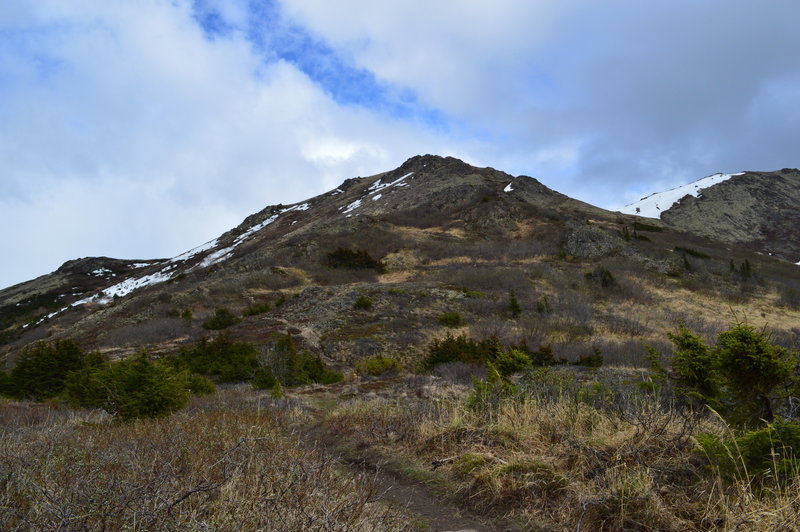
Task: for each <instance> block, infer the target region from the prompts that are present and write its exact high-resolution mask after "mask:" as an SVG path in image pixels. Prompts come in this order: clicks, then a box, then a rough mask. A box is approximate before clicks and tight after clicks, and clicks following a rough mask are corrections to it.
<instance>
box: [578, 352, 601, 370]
mask: <svg viewBox="0 0 800 532" xmlns="http://www.w3.org/2000/svg"><path fill="white" fill-rule="evenodd" d="M573 365H575V366H583V367H586V368H599V367H600V366H602V365H603V355H602V354H601V353H600V349H598V348H597V347H593V348H592V353H591V354H585V355H580V356H578V360H576V361H575V362H574V363H573Z"/></svg>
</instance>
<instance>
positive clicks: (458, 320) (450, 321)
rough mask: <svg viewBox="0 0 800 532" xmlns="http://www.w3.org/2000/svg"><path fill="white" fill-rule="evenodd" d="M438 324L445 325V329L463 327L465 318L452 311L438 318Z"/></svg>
mask: <svg viewBox="0 0 800 532" xmlns="http://www.w3.org/2000/svg"><path fill="white" fill-rule="evenodd" d="M436 322H437V323H438V324H439V325H444V326H445V327H461V326H462V325H464V318H463V317H462V316H461V313H459V312H456V311H450V312H445V313H444V314H442V315H440V316H439V317H438V318H436Z"/></svg>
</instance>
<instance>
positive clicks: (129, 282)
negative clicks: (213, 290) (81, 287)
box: [26, 203, 311, 327]
mask: <svg viewBox="0 0 800 532" xmlns="http://www.w3.org/2000/svg"><path fill="white" fill-rule="evenodd" d="M310 207H311V206H310V205H309V204H308V203H301V204H299V205H294V206H292V207H287V208H284V209H281V210H280V211H278V212H277V213H275V214H273V215H272V216H270V217H269V218H267V219H266V220H264V221H262V222H259V223H257V224H255V225H253V226H252V227H250V228H248V229H247V230H245V231H244V232H242V234H240V235H239V236H237V237H236V238H235V239H234V240H233V244H232V245H230V246H228V247H225V248H222V249H218V250H216V251H214V252H213V253H209V254H208V255H207V256H206V257H204V258H203V260H202V261H201V262H200V263H199V264H198V265H197V266H195V267H194V268H192V269H195V268H206V267H208V266H211V265H213V264H217V263H218V262H221V261H223V260H225V259H227V258H229V257H230V256H231V253H232V252H233V250H234V249H235V248H236V246H238V245H239V244H241V243H242V242H244V240H245V239H247V238H248V237H249V236H251V235H252V234H254V233H256V232H257V231H260V230H261V229H263V228H265V227H266V226H268V225H269V224H271V223H273V222H274V221H275V220H277V219H278V217H279V216H280V215H281V214H284V213H287V212H292V211H307V210H308V209H309V208H310ZM218 243H219V239H218V238H215V239H214V240H210V241H208V242H206V243H205V244H202V245H200V246H197V247H196V248H193V249H190V250H189V251H187V252H185V253H181V254H180V255H178V256H176V257H173V258H171V259H169V260H168V261H166V262H165V263H161V264H164V267H163V268H161V269H160V270H159V271H157V272H155V273H151V274H149V275H144V276H142V277H137V278H134V279H126V280H124V281H122V282H119V283H117V284H115V285H112V286H110V287H108V288H106V289H105V290H103V291H102V292H100V293H99V294H95V295H92V296H90V297H85V298H83V299H80V300H78V301H75V302H74V303H72V304H71V305H69V306H67V307H64V308H62V309H59V310H57V311H55V312H52V313H50V314H48V315H47V316H45V317H44V318H42V319H41V320H39V321H38V322H36V324H35V325H38V324H40V323H41V322H43V321H44V320H46V319H48V318H52V317H53V316H56V315H58V314H60V313H62V312H64V311H65V310H67V309H69V308H70V307H76V306H78V305H83V304H85V303H92V302H94V303H99V304H107V303H110V302H111V301H112V300H113V299H114V298H115V297H123V296H126V295H128V294H130V293H131V292H133V291H134V290H137V289H139V288H143V287H145V286H152V285H154V284H158V283H163V282H164V281H168V280H170V279H172V277H173V276H174V275H175V271H176V269H177V268H178V266H179V263H183V262H186V261H187V260H189V259H191V258H192V257H194V256H195V255H198V254H200V253H204V252H206V251H210V250H212V249H214V248H215V247H216V246H217V245H218ZM154 264H158V263H150V262H137V263H134V264H132V265H131V267H132V268H143V267H145V266H152V265H154ZM91 273H92V275H97V276H100V275H107V274H108V273H111V275H112V276H113V275H114V274H113V273H112V272H111V270H108V269H107V268H100V269H97V270H95V271H93V272H91ZM73 295H77V294H73ZM26 327H27V325H26Z"/></svg>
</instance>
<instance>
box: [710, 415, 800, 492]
mask: <svg viewBox="0 0 800 532" xmlns="http://www.w3.org/2000/svg"><path fill="white" fill-rule="evenodd" d="M697 441H698V444H699V446H700V449H701V450H702V451H703V452H704V453H705V454H706V456H707V457H708V459H709V461H710V462H711V464H712V466H714V467H715V468H717V469H718V471H719V472H720V473H722V476H723V477H725V478H727V479H729V480H744V481H747V482H749V481H751V480H753V479H755V480H764V479H765V477H766V476H768V475H769V476H771V477H772V478H775V479H778V480H779V481H780V482H781V483H783V482H785V480H786V479H787V478H788V477H791V476H797V475H800V421H791V420H785V419H778V420H775V421H774V422H772V423H770V424H769V425H767V426H765V427H762V428H759V429H756V430H752V431H749V432H745V433H744V434H742V435H740V436H738V437H734V436H732V435H729V436H728V437H719V436H716V435H712V434H700V435H698V436H697Z"/></svg>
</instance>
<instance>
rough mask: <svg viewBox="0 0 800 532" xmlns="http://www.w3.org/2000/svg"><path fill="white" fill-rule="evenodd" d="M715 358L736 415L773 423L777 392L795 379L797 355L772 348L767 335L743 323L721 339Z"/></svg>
mask: <svg viewBox="0 0 800 532" xmlns="http://www.w3.org/2000/svg"><path fill="white" fill-rule="evenodd" d="M714 355H715V357H716V359H717V368H718V372H719V374H720V375H721V376H722V378H723V379H724V380H725V382H726V388H727V391H728V393H729V394H730V396H731V398H733V399H734V401H735V403H736V404H735V408H736V410H738V411H739V412H737V415H739V416H741V417H742V420H743V421H748V420H750V421H758V420H760V419H766V420H767V421H772V420H773V419H774V417H775V414H774V409H773V405H772V403H773V400H774V395H775V390H776V389H777V388H778V387H779V386H780V385H782V384H784V383H787V382H788V381H789V379H790V378H791V377H792V372H793V370H794V368H795V365H796V364H797V355H796V354H795V353H789V351H787V350H786V349H784V348H782V347H779V346H776V345H773V344H771V343H770V341H769V337H768V335H767V333H766V331H763V330H761V331H757V330H756V329H755V328H754V327H751V326H749V325H745V324H741V323H740V324H738V325H736V326H735V327H733V328H732V329H730V330H729V331H725V332H723V333H721V334H720V335H719V337H718V338H717V346H716V348H715V349H714Z"/></svg>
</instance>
